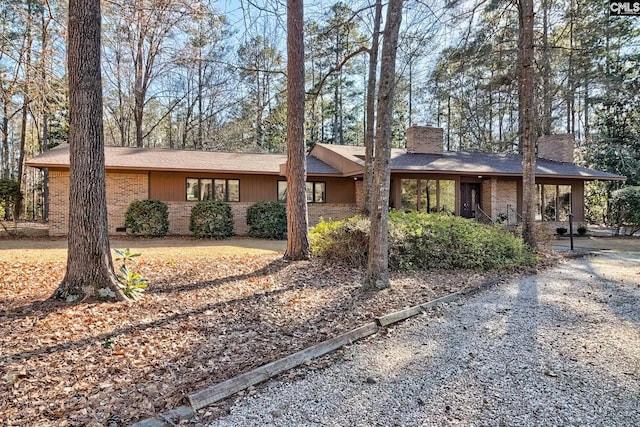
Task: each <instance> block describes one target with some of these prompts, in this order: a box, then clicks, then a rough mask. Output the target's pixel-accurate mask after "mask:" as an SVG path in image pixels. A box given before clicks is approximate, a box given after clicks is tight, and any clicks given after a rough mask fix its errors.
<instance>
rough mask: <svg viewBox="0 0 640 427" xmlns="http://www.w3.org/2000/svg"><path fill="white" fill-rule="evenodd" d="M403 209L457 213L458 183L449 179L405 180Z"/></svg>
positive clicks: (403, 182)
mask: <svg viewBox="0 0 640 427" xmlns="http://www.w3.org/2000/svg"><path fill="white" fill-rule="evenodd" d="M400 185H401V187H402V209H404V210H417V211H423V212H441V213H455V210H456V182H455V181H453V180H449V179H403V180H401V182H400Z"/></svg>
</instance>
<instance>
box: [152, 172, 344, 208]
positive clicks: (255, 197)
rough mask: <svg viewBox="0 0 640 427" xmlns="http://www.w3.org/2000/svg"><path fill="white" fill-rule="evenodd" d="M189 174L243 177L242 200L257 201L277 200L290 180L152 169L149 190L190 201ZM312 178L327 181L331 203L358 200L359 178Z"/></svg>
mask: <svg viewBox="0 0 640 427" xmlns="http://www.w3.org/2000/svg"><path fill="white" fill-rule="evenodd" d="M187 178H214V179H215V178H220V179H238V180H240V202H243V203H244V202H246V203H254V202H259V201H262V200H276V198H277V195H278V181H284V180H286V177H284V176H278V175H239V174H214V175H212V174H206V173H184V172H151V173H150V178H149V194H150V197H151V198H152V199H157V200H162V201H165V202H184V201H186V182H187V181H186V180H187ZM308 181H319V182H325V183H326V184H327V187H326V193H327V194H326V198H327V203H350V204H351V203H353V204H354V203H355V202H356V195H355V181H354V179H353V178H329V177H318V176H309V178H308Z"/></svg>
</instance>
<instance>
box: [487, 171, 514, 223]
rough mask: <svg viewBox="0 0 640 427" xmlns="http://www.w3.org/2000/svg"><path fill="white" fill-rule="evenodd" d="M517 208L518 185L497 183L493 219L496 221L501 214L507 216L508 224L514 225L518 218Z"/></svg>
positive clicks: (507, 182) (505, 182) (512, 182)
mask: <svg viewBox="0 0 640 427" xmlns="http://www.w3.org/2000/svg"><path fill="white" fill-rule="evenodd" d="M509 207H511V209H509ZM517 208H518V183H517V182H516V181H498V182H497V183H496V198H495V205H494V209H493V212H494V217H493V219H494V220H495V219H497V218H498V216H499V215H501V214H507V215H508V217H507V220H508V222H509V224H516V223H517V222H518V218H517V215H516V213H517V212H516V210H517Z"/></svg>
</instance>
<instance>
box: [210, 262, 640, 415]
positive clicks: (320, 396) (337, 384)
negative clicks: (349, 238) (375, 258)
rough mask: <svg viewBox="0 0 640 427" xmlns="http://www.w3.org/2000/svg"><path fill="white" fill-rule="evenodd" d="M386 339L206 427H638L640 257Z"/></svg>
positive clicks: (557, 279) (473, 303) (593, 266)
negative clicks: (443, 426) (457, 426)
mask: <svg viewBox="0 0 640 427" xmlns="http://www.w3.org/2000/svg"><path fill="white" fill-rule="evenodd" d="M382 334H384V336H380V335H381V334H379V335H378V336H375V337H374V338H372V339H369V340H368V341H365V342H361V343H357V344H354V345H352V346H350V347H349V348H347V349H345V350H343V351H342V352H341V353H340V355H339V357H338V358H337V359H336V360H334V361H333V362H332V363H331V365H330V366H329V367H328V368H326V369H320V370H309V369H307V370H304V371H303V372H304V375H305V377H304V378H302V379H299V380H296V381H289V382H287V381H272V382H270V383H269V384H268V385H267V386H265V387H260V388H259V389H258V391H257V393H255V394H253V395H250V396H245V397H242V398H240V399H239V400H238V401H237V402H236V403H235V404H234V406H233V407H232V408H231V410H230V414H229V415H228V416H226V417H224V418H221V419H219V420H217V421H216V422H215V423H213V424H210V426H211V427H213V426H267V425H270V426H350V427H351V426H422V425H434V426H442V425H465V426H471V425H478V426H484V425H491V426H499V425H507V426H524V425H545V426H547V425H558V426H570V425H575V426H585V425H588V426H597V425H606V426H638V425H640V253H606V254H602V255H600V256H597V257H590V258H586V259H577V260H574V261H572V262H570V263H567V264H563V265H561V266H559V267H556V268H554V269H552V270H549V271H546V272H544V273H541V274H539V275H536V276H530V277H525V278H522V279H518V280H513V281H511V282H509V283H504V284H500V285H497V286H496V287H494V288H492V289H489V290H487V291H484V292H482V293H480V294H477V295H476V296H473V297H470V298H468V299H466V300H464V301H460V302H457V303H452V304H449V305H448V306H445V307H443V308H442V309H439V310H437V311H431V312H429V313H427V314H423V315H420V316H417V317H416V318H413V319H411V320H409V321H407V322H404V323H402V324H400V325H398V326H396V327H395V328H391V329H389V330H388V331H387V332H385V333H382ZM334 357H335V356H334Z"/></svg>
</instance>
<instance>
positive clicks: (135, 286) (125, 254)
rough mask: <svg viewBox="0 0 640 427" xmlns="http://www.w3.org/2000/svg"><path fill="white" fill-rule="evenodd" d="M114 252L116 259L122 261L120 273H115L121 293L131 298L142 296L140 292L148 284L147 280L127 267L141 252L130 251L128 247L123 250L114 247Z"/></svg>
mask: <svg viewBox="0 0 640 427" xmlns="http://www.w3.org/2000/svg"><path fill="white" fill-rule="evenodd" d="M114 252H115V253H116V255H117V257H116V261H122V264H121V265H120V273H119V274H118V275H117V277H118V286H119V287H120V289H122V293H124V294H125V295H126V296H127V297H128V298H131V299H132V300H137V299H139V298H142V294H143V293H144V291H145V290H146V289H147V286H149V280H148V279H147V278H146V277H143V276H141V275H140V274H139V273H136V272H134V271H133V270H132V269H131V268H130V267H129V264H132V263H134V262H135V259H136V258H137V257H139V256H140V255H142V254H134V253H131V251H130V250H129V248H127V249H125V250H118V249H114Z"/></svg>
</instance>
